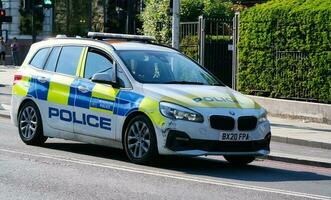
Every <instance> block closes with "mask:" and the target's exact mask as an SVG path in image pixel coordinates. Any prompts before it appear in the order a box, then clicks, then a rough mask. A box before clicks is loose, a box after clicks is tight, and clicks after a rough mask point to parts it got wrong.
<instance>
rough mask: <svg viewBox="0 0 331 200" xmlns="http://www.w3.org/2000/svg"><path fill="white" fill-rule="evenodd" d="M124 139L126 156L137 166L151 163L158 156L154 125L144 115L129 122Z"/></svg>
mask: <svg viewBox="0 0 331 200" xmlns="http://www.w3.org/2000/svg"><path fill="white" fill-rule="evenodd" d="M123 139H124V141H123V146H124V150H125V153H126V155H127V156H128V158H129V159H130V160H131V161H132V162H134V163H136V164H147V163H150V162H152V161H155V159H156V157H157V156H158V151H157V143H156V136H155V130H154V127H153V124H152V122H151V121H150V120H149V119H148V118H147V117H146V116H144V115H138V116H136V117H134V118H132V119H131V120H130V121H129V123H128V125H127V126H126V127H125V133H124V138H123Z"/></svg>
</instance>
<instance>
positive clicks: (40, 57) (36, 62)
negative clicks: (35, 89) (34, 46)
mask: <svg viewBox="0 0 331 200" xmlns="http://www.w3.org/2000/svg"><path fill="white" fill-rule="evenodd" d="M49 49H50V48H43V49H40V50H39V51H38V52H37V53H36V54H35V56H34V57H33V59H32V60H31V62H30V65H32V66H34V67H37V68H39V69H42V68H43V67H44V62H45V60H46V56H47V55H48V51H49Z"/></svg>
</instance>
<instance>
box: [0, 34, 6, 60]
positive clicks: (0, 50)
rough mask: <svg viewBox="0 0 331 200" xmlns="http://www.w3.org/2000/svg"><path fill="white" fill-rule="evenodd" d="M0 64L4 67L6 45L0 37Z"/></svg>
mask: <svg viewBox="0 0 331 200" xmlns="http://www.w3.org/2000/svg"><path fill="white" fill-rule="evenodd" d="M0 64H1V65H6V44H5V41H3V37H0Z"/></svg>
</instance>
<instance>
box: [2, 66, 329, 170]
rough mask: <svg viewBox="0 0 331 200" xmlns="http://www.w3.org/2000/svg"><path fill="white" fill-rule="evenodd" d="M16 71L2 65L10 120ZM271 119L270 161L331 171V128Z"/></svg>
mask: <svg viewBox="0 0 331 200" xmlns="http://www.w3.org/2000/svg"><path fill="white" fill-rule="evenodd" d="M15 71H16V68H14V67H12V66H11V67H10V66H9V67H4V66H0V117H6V118H9V117H10V116H9V110H10V99H11V84H12V81H13V74H14V73H15ZM268 118H269V120H270V122H271V131H272V142H271V154H270V155H269V156H268V157H267V158H268V159H272V160H279V161H284V162H292V163H300V164H308V165H317V166H324V167H329V168H331V125H327V124H320V123H312V122H309V121H303V120H292V119H284V118H278V117H271V116H269V117H268Z"/></svg>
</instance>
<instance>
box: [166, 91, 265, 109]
mask: <svg viewBox="0 0 331 200" xmlns="http://www.w3.org/2000/svg"><path fill="white" fill-rule="evenodd" d="M161 101H167V102H172V103H176V104H179V105H182V106H185V107H188V108H190V107H207V108H242V109H259V108H260V105H258V104H257V103H256V102H254V101H253V100H252V99H250V98H248V97H246V96H244V95H235V94H233V93H216V94H208V93H203V92H202V93H201V92H199V94H198V95H192V94H185V95H177V96H173V97H162V98H161Z"/></svg>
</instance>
